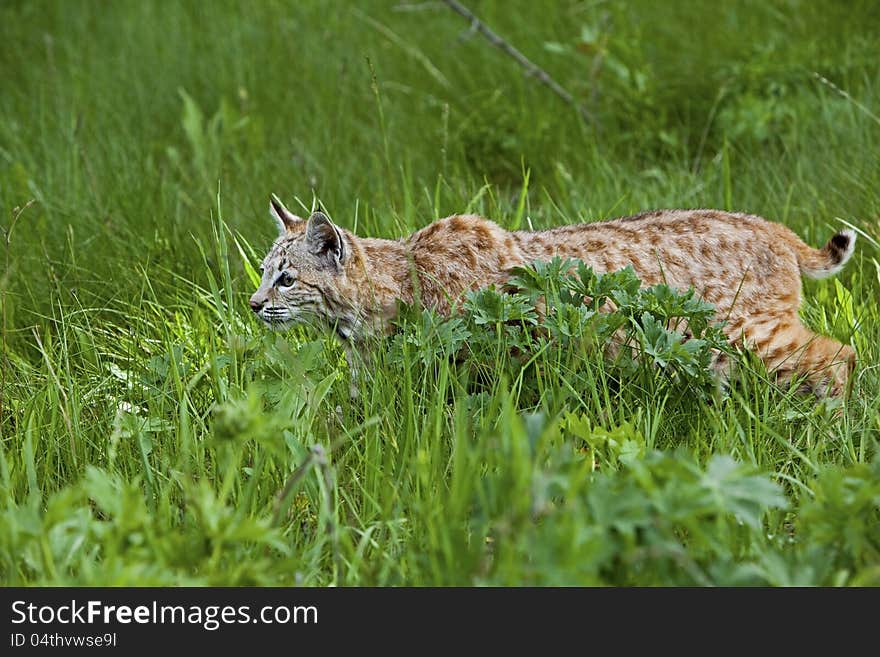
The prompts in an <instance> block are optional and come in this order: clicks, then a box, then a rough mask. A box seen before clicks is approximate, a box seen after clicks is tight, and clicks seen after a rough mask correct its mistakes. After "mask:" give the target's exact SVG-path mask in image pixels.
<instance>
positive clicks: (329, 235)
mask: <svg viewBox="0 0 880 657" xmlns="http://www.w3.org/2000/svg"><path fill="white" fill-rule="evenodd" d="M306 239H307V240H308V242H309V244H310V246H311V251H312V253H314V254H315V255H317V256H321V257H326V258H327V259H329V260H330V261H331V262H333V263H335V264H337V265H341V264H342V263H343V262H344V261H345V257H346V246H345V236H344V235H343V234H342V231H341V230H339V229H338V228H337V227H336V226H335V225H334V224H333V222H332V221H330V219H329V218H328V217H327V215H326V214H324V213H323V212H320V211H319V212H313V213H312V216H311V217H309V223H308V227H307V228H306Z"/></svg>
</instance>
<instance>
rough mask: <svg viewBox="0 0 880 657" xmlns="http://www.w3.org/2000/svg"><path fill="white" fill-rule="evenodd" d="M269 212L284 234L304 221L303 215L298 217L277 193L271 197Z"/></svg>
mask: <svg viewBox="0 0 880 657" xmlns="http://www.w3.org/2000/svg"><path fill="white" fill-rule="evenodd" d="M269 214H271V215H272V218H273V219H274V220H275V222H276V223H277V224H278V229H279V230H280V231H281V234H282V235H283V234H284V233H285V232H287V231H289V230H293V227H294V226H295V225H296V223H297V222H299V221H302V218H301V217H297V216H296V215H295V214H293V212H291V211H290V210H288V209H287V208H285V207H284V203H282V202H281V200H280V199H279V198H278V197H277V196H275V194H272V196H270V197H269Z"/></svg>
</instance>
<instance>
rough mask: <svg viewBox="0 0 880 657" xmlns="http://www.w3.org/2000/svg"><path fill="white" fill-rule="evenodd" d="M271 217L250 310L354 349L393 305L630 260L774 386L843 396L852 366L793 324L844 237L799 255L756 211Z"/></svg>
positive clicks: (438, 302)
mask: <svg viewBox="0 0 880 657" xmlns="http://www.w3.org/2000/svg"><path fill="white" fill-rule="evenodd" d="M276 203H277V206H278V207H275V204H276ZM284 213H287V216H284ZM273 215H274V216H276V219H279V223H280V224H281V225H282V227H283V232H282V235H281V237H279V238H278V240H277V241H276V242H275V245H274V246H273V248H272V250H271V251H270V253H269V255H268V256H267V258H266V260H265V262H264V267H265V273H264V276H263V281H262V283H261V285H260V288H259V289H258V290H257V292H256V293H255V294H254V296H253V297H252V299H251V305H252V306H253V307H254V310H255V311H256V312H258V314H259V315H260V316H261V317H262V318H263V319H265V320H266V321H268V322H272V321H273V317H272V314H273V313H278V312H279V311H278V310H277V309H281V311H284V313H286V314H284V313H282V314H279V315H277V317H276V318H275V319H276V321H275V325H276V326H279V327H284V326H287V325H289V324H290V323H292V322H296V321H308V320H309V319H310V318H311V319H318V320H320V321H321V322H322V323H324V324H326V325H329V326H332V327H335V329H336V331H337V333H338V334H339V336H340V337H341V338H343V339H344V340H346V341H347V342H349V343H350V344H354V345H355V348H356V345H357V343H358V342H359V340H360V339H361V338H363V337H365V336H367V335H370V334H373V333H382V332H387V331H388V330H390V327H391V324H390V322H391V320H392V319H393V318H394V314H395V311H396V308H397V301H398V300H402V301H404V302H406V303H413V302H419V303H421V304H423V305H425V306H429V307H433V308H435V309H436V310H437V311H438V312H440V313H442V314H444V315H448V314H450V313H451V312H453V310H454V308H455V306H456V304H457V303H458V302H460V301H461V299H462V297H463V295H464V294H465V293H466V292H468V291H470V290H475V289H478V288H482V287H486V286H488V285H492V284H494V285H496V286H499V287H500V286H503V285H504V284H505V283H506V282H507V280H508V279H509V277H510V272H511V269H512V268H514V267H517V266H522V265H526V264H529V263H531V262H533V261H536V260H546V259H549V258H552V257H553V256H562V257H567V258H576V259H579V260H583V261H584V262H585V263H586V264H588V265H590V266H592V267H593V269H594V270H596V271H597V272H609V271H614V270H617V269H621V268H623V267H626V266H627V265H632V266H633V268H634V269H635V271H636V273H637V274H638V275H639V277H640V278H641V280H642V283H643V284H644V285H646V286H647V285H653V284H657V283H667V284H668V285H670V286H672V287H674V288H678V289H681V290H685V289H687V288H689V287H694V288H695V289H696V291H697V294H698V295H699V296H701V297H702V298H703V299H705V300H706V301H708V302H710V303H712V304H714V305H715V307H716V311H717V316H718V318H719V319H724V320H726V325H725V328H724V330H725V332H726V334H727V336H728V338H729V339H730V341H731V342H732V343H733V344H735V345H743V346H746V347H748V348H750V349H753V350H755V352H756V353H757V354H758V355H759V356H760V357H761V359H762V360H763V361H764V362H765V363H766V365H767V367H768V369H770V370H772V371H774V372H776V373H777V375H778V377H779V378H780V379H781V380H782V381H786V380H788V379H790V378H791V377H792V376H794V375H796V374H797V375H802V376H805V377H806V380H807V382H808V383H809V385H810V386H811V388H812V390H813V391H814V392H815V393H816V394H817V395H819V396H824V395H830V396H836V395H839V394H841V393H842V392H844V391H845V390H846V388H847V382H848V378H849V374H850V372H851V370H852V368H853V365H854V362H855V353H854V352H853V350H852V349H851V348H850V347H848V346H846V345H842V344H840V343H839V342H836V341H834V340H832V339H830V338H827V337H824V336H819V335H816V334H814V333H812V332H810V331H809V330H808V329H807V328H805V327H804V326H803V324H802V323H801V322H800V319H799V317H798V308H799V306H800V301H801V298H800V297H801V275H808V276H813V277H822V276H826V275H830V274H833V273H836V271H839V269H840V268H841V267H842V266H843V264H844V263H845V262H846V260H847V259H848V258H849V256H850V255H851V254H852V247H853V244H854V241H855V235H854V234H853V233H852V232H851V231H844V232H841V233H838V234H837V235H835V236H834V237H833V238H832V239H831V241H829V242H828V244H827V245H826V246H825V247H824V248H823V249H813V248H811V247H809V246H807V245H806V244H804V243H803V242H802V241H801V240H800V239H799V238H798V237H797V235H795V234H794V233H793V232H792V231H791V230H789V229H788V228H786V227H785V226H782V225H781V224H777V223H772V222H769V221H767V220H765V219H762V218H760V217H757V216H753V215H747V214H736V213H729V212H721V211H717V210H660V211H656V212H649V213H644V214H641V215H636V216H633V217H624V218H620V219H615V220H612V221H605V222H600V223H590V224H577V225H569V226H561V227H559V228H554V229H551V230H546V231H537V232H527V231H515V232H510V231H507V230H504V229H503V228H501V227H500V226H498V225H497V224H495V223H493V222H491V221H489V220H487V219H484V218H482V217H478V216H474V215H457V216H452V217H447V218H445V219H440V220H438V221H435V222H434V223H432V224H430V225H428V226H426V227H425V228H423V229H421V230H419V231H417V232H415V233H414V234H412V235H410V236H409V237H407V238H405V239H401V240H380V239H369V238H360V237H357V236H355V235H354V234H352V233H351V232H349V231H346V230H344V229H341V228H338V227H336V226H333V224H330V222H329V220H327V219H326V217H324V216H323V215H322V214H320V213H318V214H317V215H313V216H312V217H311V218H310V219H309V220H308V221H304V220H301V219H299V218H298V217H294V216H293V215H291V214H290V213H289V212H287V210H286V209H285V208H283V206H281V205H280V203H279V202H277V199H275V200H273ZM322 231H323V232H322ZM323 238H327V239H326V241H324V240H323ZM328 254H329V255H328ZM337 256H338V257H337ZM283 271H291V272H294V276H295V277H296V278H297V282H296V284H294V285H293V286H292V287H291V288H290V289H283V290H282V289H279V288H278V287H277V286H275V281H276V280H277V278H278V276H279V275H280V273H281V272H283ZM270 311H271V312H270ZM278 320H282V321H278Z"/></svg>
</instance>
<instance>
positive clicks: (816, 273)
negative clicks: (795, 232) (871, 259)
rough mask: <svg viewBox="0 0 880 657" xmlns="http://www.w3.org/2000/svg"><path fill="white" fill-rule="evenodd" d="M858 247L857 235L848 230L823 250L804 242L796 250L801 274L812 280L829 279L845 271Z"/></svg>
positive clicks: (832, 239) (837, 235)
mask: <svg viewBox="0 0 880 657" xmlns="http://www.w3.org/2000/svg"><path fill="white" fill-rule="evenodd" d="M855 246H856V233H855V231H853V230H850V229H846V230H842V231H840V232H839V233H837V234H835V235H834V237H832V238H831V239H830V240H828V243H827V244H826V245H825V246H823V247H822V248H821V249H814V248H812V247H810V246H807V245H806V244H804V243H803V242H801V243H800V244H798V247H797V249H796V252H797V259H798V265H800V268H801V273H802V274H804V275H805V276H809V277H810V278H827V277H828V276H834V274H836V273H837V272H839V271H840V270H841V269H843V266H844V265H845V264H846V261H847V260H849V259H850V256H852V254H853V249H855Z"/></svg>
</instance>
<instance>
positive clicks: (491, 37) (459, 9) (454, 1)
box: [443, 0, 595, 124]
mask: <svg viewBox="0 0 880 657" xmlns="http://www.w3.org/2000/svg"><path fill="white" fill-rule="evenodd" d="M443 2H444V3H445V4H446V5H447V6H448V7H449V8H450V9H452V11H454V12H455V13H457V14H459V15H461V16H464V17H465V18H466V19H467V20H468V21H470V24H471V29H472V30H474V31H476V32H479V33H480V34H482V35H483V36H484V37H485V38H486V39H487V40H488V41H489V43H491V44H492V45H493V46H495V47H496V48H498V49H499V50H501V51H502V52H503V53H505V54H506V55H509V56H510V57H513V59H515V60H516V61H517V63H518V64H519V65H520V66H522V67H523V68H524V69H525V70H526V75H531V76H534V77H535V78H537V79H538V81H539V82H541V83H542V84H544V85H546V86H547V87H549V88H550V90H551V91H552V92H553V93H555V94H556V95H557V96H559V97H560V98H561V99H562V100H564V101H565V102H566V103H568V104H569V105H571V106H572V107H574V108H575V109H576V110H577V111H578V113H579V114H580V115H581V116H582V117H583V118H584V120H585V121H587V122H588V123H591V124H595V119H594V118H593V115H592V114H590V112H588V111H587V109H586V108H585V107H584V106H583V105H581V104H579V103H578V102H577V101H576V100H575V99H574V96H572V95H571V94H570V93H569V92H568V91H566V90H565V89H564V88H563V87H562V86H561V85H560V84H559V83H558V82H556V80H554V79H553V78H552V77H550V74H549V73H547V71H545V70H544V69H542V68H541V67H540V66H538V65H537V64H535V63H534V62H532V61H531V60H530V59H529V58H528V57H526V56H525V55H523V54H522V53H521V52H520V51H519V50H517V49H516V48H514V47H513V46H512V45H510V44H509V43H507V41H505V40H504V39H502V38H501V37H500V36H498V35H497V34H495V32H493V31H492V30H491V29H490V28H489V26H487V25H486V24H485V23H483V22H482V21H481V20H480V19H479V18H477V17H476V16H474V14H473V12H472V11H471V10H470V9H468V8H467V7H465V6H464V5H462V4H461V3H460V2H458V0H443Z"/></svg>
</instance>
